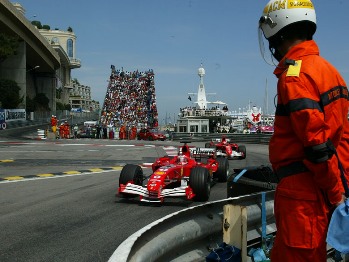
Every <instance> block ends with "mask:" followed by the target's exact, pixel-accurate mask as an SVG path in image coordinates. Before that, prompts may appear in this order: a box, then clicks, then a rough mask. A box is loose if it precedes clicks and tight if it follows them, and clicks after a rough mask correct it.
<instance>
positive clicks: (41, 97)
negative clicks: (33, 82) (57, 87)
mask: <svg viewBox="0 0 349 262" xmlns="http://www.w3.org/2000/svg"><path fill="white" fill-rule="evenodd" d="M49 102H50V99H48V97H47V96H46V95H45V94H44V93H38V94H37V95H36V96H35V97H34V103H35V111H50V107H49V106H48V104H49Z"/></svg>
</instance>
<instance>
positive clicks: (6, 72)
mask: <svg viewBox="0 0 349 262" xmlns="http://www.w3.org/2000/svg"><path fill="white" fill-rule="evenodd" d="M26 63H27V60H26V43H25V42H24V41H22V42H20V43H19V46H18V49H17V53H16V55H13V56H10V57H9V58H7V59H6V60H5V61H4V62H3V63H1V64H0V78H4V79H9V80H13V81H15V82H17V84H18V86H19V87H20V96H21V97H23V98H24V99H23V102H22V104H20V105H19V106H18V108H19V109H25V97H26V94H27V89H26V73H27V68H26Z"/></svg>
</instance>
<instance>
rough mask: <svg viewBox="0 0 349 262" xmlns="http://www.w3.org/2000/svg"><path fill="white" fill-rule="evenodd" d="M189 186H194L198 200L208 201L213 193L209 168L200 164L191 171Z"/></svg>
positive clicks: (195, 198)
mask: <svg viewBox="0 0 349 262" xmlns="http://www.w3.org/2000/svg"><path fill="white" fill-rule="evenodd" d="M189 186H190V187H191V188H192V190H193V192H194V194H195V197H194V200H196V201H207V200H208V199H209V197H210V193H211V176H210V173H209V172H208V169H207V168H204V167H201V166H198V167H194V168H193V169H192V170H191V172H190V177H189Z"/></svg>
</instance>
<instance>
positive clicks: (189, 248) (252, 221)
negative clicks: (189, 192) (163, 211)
mask: <svg viewBox="0 0 349 262" xmlns="http://www.w3.org/2000/svg"><path fill="white" fill-rule="evenodd" d="M273 198H274V191H270V192H267V193H266V201H267V202H266V212H267V224H268V227H267V230H268V231H267V233H268V234H269V233H272V232H274V231H275V230H276V229H275V225H274V216H273V208H274V204H273V203H274V201H273ZM226 205H239V206H245V207H247V214H248V216H247V223H248V226H247V231H248V233H247V236H246V239H247V244H248V243H251V244H252V243H255V241H256V240H258V239H259V238H260V237H261V235H260V232H261V229H260V225H261V194H252V195H247V196H241V197H235V198H229V199H224V200H219V201H213V202H208V203H205V204H202V205H199V206H195V207H190V208H187V209H184V210H181V211H179V212H176V213H173V214H170V215H168V216H166V217H164V218H161V219H159V220H157V221H155V222H153V223H151V224H149V225H148V226H146V227H144V228H142V229H141V230H139V231H137V232H136V233H134V234H133V235H131V236H130V237H128V238H127V239H126V240H125V241H124V242H123V243H122V244H121V245H120V246H119V247H118V248H117V249H116V250H115V252H114V253H113V255H112V256H111V257H110V259H109V262H126V261H129V262H135V261H201V260H202V259H204V258H205V257H206V256H207V255H208V254H209V252H210V250H209V248H208V245H210V246H211V248H216V247H217V245H218V244H220V243H222V241H223V237H222V233H223V230H224V224H223V212H222V211H223V207H224V206H226ZM225 226H226V225H225ZM200 259H201V260H200Z"/></svg>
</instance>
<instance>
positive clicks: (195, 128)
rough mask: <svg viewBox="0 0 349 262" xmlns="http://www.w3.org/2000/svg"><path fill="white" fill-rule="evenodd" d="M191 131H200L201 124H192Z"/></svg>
mask: <svg viewBox="0 0 349 262" xmlns="http://www.w3.org/2000/svg"><path fill="white" fill-rule="evenodd" d="M190 132H191V133H192V132H193V133H198V132H199V126H196V125H195V126H194V125H192V126H190Z"/></svg>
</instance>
